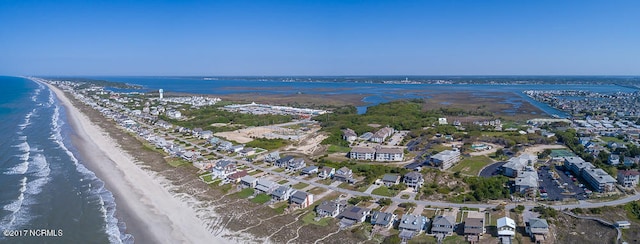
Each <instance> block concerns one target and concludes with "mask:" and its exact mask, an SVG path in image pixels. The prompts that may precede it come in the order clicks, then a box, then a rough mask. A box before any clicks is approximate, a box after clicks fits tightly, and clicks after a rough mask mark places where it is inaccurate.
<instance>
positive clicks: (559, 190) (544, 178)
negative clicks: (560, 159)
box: [538, 166, 585, 201]
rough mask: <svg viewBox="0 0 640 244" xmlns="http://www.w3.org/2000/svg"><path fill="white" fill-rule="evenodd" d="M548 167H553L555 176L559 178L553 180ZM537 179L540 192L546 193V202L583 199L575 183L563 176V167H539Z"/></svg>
mask: <svg viewBox="0 0 640 244" xmlns="http://www.w3.org/2000/svg"><path fill="white" fill-rule="evenodd" d="M549 167H555V169H556V172H557V175H558V176H559V177H558V178H557V179H554V178H553V177H552V175H551V174H550V173H549V172H552V170H551V169H550V168H549ZM538 177H539V179H540V180H541V181H540V182H539V183H540V192H541V193H543V192H546V193H547V199H548V200H552V201H559V200H562V199H565V198H576V199H578V200H583V199H585V197H584V190H583V189H582V188H580V187H578V186H577V185H576V184H577V183H574V181H573V179H572V177H570V176H569V175H567V174H565V171H564V167H562V166H543V167H540V169H539V170H538ZM556 181H557V182H556Z"/></svg>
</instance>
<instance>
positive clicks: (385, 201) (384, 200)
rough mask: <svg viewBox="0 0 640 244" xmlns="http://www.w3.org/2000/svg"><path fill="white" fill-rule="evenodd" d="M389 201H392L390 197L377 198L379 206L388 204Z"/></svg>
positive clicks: (389, 203)
mask: <svg viewBox="0 0 640 244" xmlns="http://www.w3.org/2000/svg"><path fill="white" fill-rule="evenodd" d="M391 203H393V201H392V200H391V199H390V198H380V199H379V200H378V205H380V206H389V205H391Z"/></svg>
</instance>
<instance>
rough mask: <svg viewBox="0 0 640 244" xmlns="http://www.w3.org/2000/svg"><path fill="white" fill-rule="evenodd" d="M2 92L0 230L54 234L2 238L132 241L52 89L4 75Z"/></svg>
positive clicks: (18, 240)
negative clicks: (73, 139) (78, 147)
mask: <svg viewBox="0 0 640 244" xmlns="http://www.w3.org/2000/svg"><path fill="white" fill-rule="evenodd" d="M0 90H2V91H5V92H4V94H3V96H0V129H1V130H0V131H2V134H3V139H2V140H0V145H1V146H0V185H1V187H2V191H0V230H2V231H3V232H4V231H9V230H36V229H37V230H51V231H52V232H50V233H55V234H56V235H58V236H47V237H42V236H41V237H31V236H29V237H7V236H5V235H4V233H2V234H0V243H132V242H133V237H132V236H130V235H127V234H125V232H126V231H125V228H124V226H125V225H124V223H122V222H119V221H118V220H117V218H116V217H115V216H116V206H115V202H114V198H113V195H112V194H111V192H109V191H108V190H107V189H106V188H105V185H104V183H103V182H102V181H101V180H100V179H98V178H97V177H96V176H95V174H94V173H93V172H91V171H89V170H87V169H86V168H85V167H84V166H83V161H82V159H81V157H80V156H79V154H78V153H77V150H76V149H75V148H74V147H73V145H72V144H71V140H70V135H71V134H72V133H73V130H72V129H71V128H70V127H69V126H68V123H67V119H66V113H65V109H64V107H62V106H61V105H60V104H59V102H58V100H57V98H56V97H55V95H54V94H53V92H51V91H50V90H49V89H48V88H47V87H46V86H44V85H42V84H38V83H36V82H33V81H31V80H28V79H24V78H18V77H2V76H0ZM60 231H61V233H60ZM60 234H61V235H60ZM49 235H51V234H49Z"/></svg>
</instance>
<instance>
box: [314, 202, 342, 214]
mask: <svg viewBox="0 0 640 244" xmlns="http://www.w3.org/2000/svg"><path fill="white" fill-rule="evenodd" d="M344 207H345V205H344V204H342V203H340V202H337V201H324V202H322V203H320V205H318V206H316V214H317V215H318V217H333V218H335V217H338V215H339V214H340V213H341V212H342V210H344Z"/></svg>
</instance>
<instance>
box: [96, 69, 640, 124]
mask: <svg viewBox="0 0 640 244" xmlns="http://www.w3.org/2000/svg"><path fill="white" fill-rule="evenodd" d="M89 78H93V79H103V80H109V81H116V82H124V83H129V84H137V85H141V86H142V87H143V90H142V91H145V92H148V91H158V90H159V89H163V90H164V91H165V92H181V93H192V94H212V95H228V94H238V93H261V94H282V95H288V94H294V93H304V94H315V95H319V96H322V95H324V94H327V95H336V94H338V95H339V94H361V95H366V96H365V97H364V98H363V100H362V101H363V102H365V103H366V105H364V106H360V107H358V112H359V113H364V112H366V109H367V107H369V106H372V105H376V104H379V103H384V102H388V101H392V100H396V99H406V98H427V99H428V98H429V95H432V94H441V93H450V92H469V93H471V94H473V95H475V96H495V95H494V94H495V93H496V92H500V93H505V92H506V93H507V94H510V96H509V97H505V103H510V104H512V105H513V111H505V112H507V113H508V112H515V110H516V109H518V107H519V106H520V105H521V102H518V101H516V100H525V101H528V102H530V103H531V104H533V105H534V106H536V107H538V108H539V109H540V110H542V111H543V112H545V113H547V114H549V115H556V116H559V117H567V116H568V114H567V113H565V112H563V111H560V110H557V109H555V108H552V107H550V106H549V105H547V104H544V103H540V102H537V101H535V100H533V99H531V98H529V97H528V96H526V95H524V94H523V93H522V92H523V91H525V90H585V91H595V92H600V93H615V92H634V91H637V89H633V88H629V87H624V86H618V85H613V84H611V85H601V84H597V85H596V84H594V85H588V84H579V85H577V84H568V85H562V84H552V85H550V84H515V85H499V84H382V83H362V82H360V83H357V82H302V81H293V82H282V81H268V80H267V81H252V80H232V79H221V80H205V79H204V78H198V77H192V78H184V77H89ZM112 90H115V91H131V90H119V89H112Z"/></svg>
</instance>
